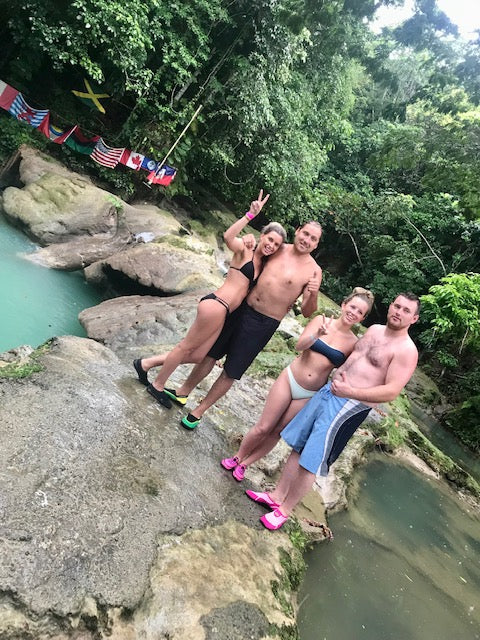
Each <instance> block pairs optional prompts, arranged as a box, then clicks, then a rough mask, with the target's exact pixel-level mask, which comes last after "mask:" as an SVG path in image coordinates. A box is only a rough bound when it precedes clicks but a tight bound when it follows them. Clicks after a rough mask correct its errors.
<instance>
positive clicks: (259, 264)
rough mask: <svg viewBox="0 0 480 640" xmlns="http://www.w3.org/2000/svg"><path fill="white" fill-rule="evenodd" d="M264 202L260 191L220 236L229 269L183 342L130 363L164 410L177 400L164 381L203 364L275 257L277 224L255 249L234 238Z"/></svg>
mask: <svg viewBox="0 0 480 640" xmlns="http://www.w3.org/2000/svg"><path fill="white" fill-rule="evenodd" d="M268 198H269V194H267V195H266V196H265V198H263V190H260V193H259V196H258V199H257V200H254V201H253V202H252V203H251V204H250V210H249V211H248V212H247V213H246V214H245V215H244V216H243V217H242V218H240V220H237V222H235V223H234V224H232V226H231V227H229V228H228V229H227V230H226V231H225V233H224V234H223V237H224V239H225V243H226V245H227V247H228V248H229V249H230V250H231V251H233V256H232V260H231V264H230V269H229V270H228V273H227V275H226V277H225V282H224V283H223V284H222V286H221V287H220V288H219V289H217V290H216V291H215V292H213V293H210V294H208V295H206V296H205V297H204V298H202V299H201V300H200V302H199V304H198V309H197V316H196V318H195V321H194V323H193V324H192V326H191V327H190V329H189V331H188V333H187V335H186V336H185V337H184V338H183V340H181V341H180V342H179V343H178V344H177V346H176V347H174V348H173V349H172V351H170V352H169V353H163V354H160V355H158V356H153V357H151V358H142V359H139V360H134V361H133V366H134V367H135V370H136V372H137V374H138V378H139V380H140V382H142V383H143V384H145V385H148V386H147V391H148V392H149V393H150V394H151V395H152V396H153V397H154V398H155V399H156V400H158V402H160V404H162V405H163V406H165V407H168V408H170V407H171V402H170V399H171V398H173V399H175V400H176V401H177V402H178V401H179V398H180V397H179V396H176V395H175V392H174V391H172V390H170V389H165V384H166V382H167V380H168V377H169V376H170V375H171V374H172V373H173V372H174V371H175V369H176V368H177V367H178V365H180V364H185V363H196V362H201V361H202V360H203V358H204V357H205V356H206V354H207V353H208V351H209V349H210V347H211V346H212V345H213V343H214V342H215V340H216V339H217V338H218V336H219V334H220V331H221V330H222V326H223V324H224V322H225V318H226V317H227V315H228V314H229V313H232V311H235V309H236V308H237V307H238V306H239V305H240V303H241V302H242V300H243V299H244V298H245V296H246V295H247V293H248V292H249V290H250V289H251V288H252V287H253V286H254V285H255V283H256V281H257V279H258V276H259V275H260V273H261V271H262V268H263V263H264V261H265V259H266V258H268V256H270V255H272V254H273V253H275V251H277V249H279V248H280V246H281V245H282V243H283V242H284V241H285V240H286V232H285V230H284V228H283V227H282V226H281V225H280V224H278V223H277V222H271V223H270V224H268V225H267V226H266V227H264V229H263V230H262V234H261V236H260V240H259V242H258V244H257V246H256V247H255V248H247V247H246V246H245V244H244V242H243V240H242V239H241V238H239V237H237V234H239V233H240V232H241V231H242V230H243V229H244V227H246V226H247V224H248V223H249V222H250V221H251V220H253V218H255V216H257V215H258V214H259V213H260V211H261V210H262V208H263V205H264V204H265V203H266V202H267V200H268ZM159 366H162V368H161V370H160V373H159V374H158V375H157V377H156V378H155V381H154V382H153V383H152V384H149V382H148V377H147V372H148V370H149V369H151V368H152V367H159Z"/></svg>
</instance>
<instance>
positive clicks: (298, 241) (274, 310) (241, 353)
mask: <svg viewBox="0 0 480 640" xmlns="http://www.w3.org/2000/svg"><path fill="white" fill-rule="evenodd" d="M321 235H322V227H321V225H320V224H319V223H318V222H316V221H312V222H307V223H305V224H304V225H303V226H301V227H299V228H298V229H297V230H296V231H295V239H294V242H293V244H283V245H282V247H280V249H279V250H278V251H277V252H276V253H275V254H274V255H272V256H271V257H270V258H269V259H268V261H267V262H266V264H265V266H264V268H263V271H262V273H261V275H260V277H259V279H258V283H257V285H256V286H255V287H254V288H253V289H252V291H251V292H250V294H249V295H248V296H247V298H246V300H245V302H244V303H243V304H242V305H241V306H240V307H239V308H238V309H237V310H236V311H235V312H234V313H233V314H231V315H230V316H229V317H228V318H227V320H226V322H225V326H224V328H223V330H222V333H221V334H220V336H219V338H218V340H217V342H216V343H215V344H214V345H213V347H212V348H211V349H210V351H209V353H208V355H207V356H206V358H205V359H204V360H203V361H202V362H201V363H200V364H197V365H196V366H195V367H194V368H193V370H192V372H191V373H190V375H189V377H188V378H187V380H186V381H185V382H184V383H183V385H182V386H181V387H180V388H178V389H176V390H175V391H173V390H172V389H169V390H168V391H169V395H170V397H172V398H173V396H175V397H176V398H177V402H178V404H182V405H185V403H186V401H187V396H188V394H189V393H190V392H191V391H192V389H194V388H195V387H196V386H197V385H198V383H199V382H200V381H201V380H203V379H204V378H205V377H206V376H207V375H208V374H209V373H210V371H211V370H212V368H213V366H214V364H215V362H216V360H218V359H219V358H221V357H223V356H224V355H225V354H226V355H227V358H226V360H225V363H224V366H223V370H222V373H221V374H220V376H219V377H218V378H217V380H216V381H215V382H214V384H213V386H212V387H211V389H210V391H209V392H208V394H207V395H206V396H205V398H204V399H203V401H202V402H201V403H200V404H199V405H198V406H197V407H196V408H195V409H194V410H193V411H192V413H189V414H188V416H185V417H183V418H182V426H184V427H186V428H187V429H195V427H197V426H198V424H199V422H200V419H201V417H202V416H203V414H204V413H205V411H206V410H207V409H209V408H210V407H211V406H212V404H214V403H215V402H217V400H219V399H220V398H221V397H222V396H224V395H225V394H226V393H227V391H228V390H229V389H230V387H231V386H232V384H233V382H234V381H235V380H240V378H241V377H242V375H243V374H244V373H245V371H246V370H247V369H248V367H249V366H250V365H251V363H252V362H253V361H254V359H255V358H256V356H257V355H258V353H260V351H261V350H262V349H263V348H264V347H265V345H266V344H267V342H268V341H269V340H270V338H271V337H272V336H273V334H274V333H275V330H276V329H277V327H278V325H279V324H280V322H281V320H282V318H283V317H284V316H285V314H286V313H287V312H288V310H289V309H290V307H291V305H292V304H293V303H294V302H295V300H296V299H297V298H298V297H299V296H300V295H301V294H303V295H302V306H301V309H302V314H303V315H304V316H305V317H306V318H308V317H309V316H311V315H312V313H313V312H314V311H316V309H317V296H318V290H319V288H320V282H321V279H322V270H321V268H320V267H319V266H318V265H317V263H316V262H315V260H314V259H313V258H312V256H311V255H310V253H311V252H312V251H313V250H314V249H316V248H317V246H318V243H319V241H320V237H321Z"/></svg>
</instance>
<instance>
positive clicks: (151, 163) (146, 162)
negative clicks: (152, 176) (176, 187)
mask: <svg viewBox="0 0 480 640" xmlns="http://www.w3.org/2000/svg"><path fill="white" fill-rule="evenodd" d="M159 164H160V163H159V162H157V161H156V160H152V159H151V158H147V156H144V157H143V160H142V166H141V169H145V171H149V172H151V171H156V170H157V169H158V168H159Z"/></svg>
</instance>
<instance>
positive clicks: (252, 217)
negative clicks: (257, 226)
mask: <svg viewBox="0 0 480 640" xmlns="http://www.w3.org/2000/svg"><path fill="white" fill-rule="evenodd" d="M245 217H246V218H247V220H253V219H254V218H255V214H254V213H252V212H251V211H247V213H246V214H245Z"/></svg>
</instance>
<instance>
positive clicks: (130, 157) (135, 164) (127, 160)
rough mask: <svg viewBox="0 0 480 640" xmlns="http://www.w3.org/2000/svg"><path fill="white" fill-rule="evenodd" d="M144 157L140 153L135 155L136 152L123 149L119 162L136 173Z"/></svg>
mask: <svg viewBox="0 0 480 640" xmlns="http://www.w3.org/2000/svg"><path fill="white" fill-rule="evenodd" d="M144 159H145V156H144V155H142V154H141V153H137V152H136V151H130V149H125V151H124V152H123V153H122V156H121V158H120V162H121V163H122V164H124V165H126V166H127V167H130V169H135V171H138V170H139V169H140V167H141V166H142V162H143V161H144Z"/></svg>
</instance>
